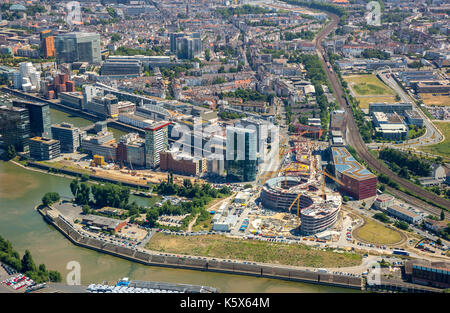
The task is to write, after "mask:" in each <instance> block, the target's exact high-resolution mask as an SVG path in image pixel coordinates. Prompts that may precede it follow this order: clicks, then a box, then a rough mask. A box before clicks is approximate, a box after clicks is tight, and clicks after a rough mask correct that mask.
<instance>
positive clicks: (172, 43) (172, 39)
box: [170, 33, 186, 53]
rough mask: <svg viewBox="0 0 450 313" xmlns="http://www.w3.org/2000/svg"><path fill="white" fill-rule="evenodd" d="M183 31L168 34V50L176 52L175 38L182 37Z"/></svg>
mask: <svg viewBox="0 0 450 313" xmlns="http://www.w3.org/2000/svg"><path fill="white" fill-rule="evenodd" d="M185 35H186V34H185V33H171V34H170V52H173V53H175V52H177V38H181V37H184V36H185Z"/></svg>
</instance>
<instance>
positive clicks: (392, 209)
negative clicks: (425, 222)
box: [386, 205, 422, 224]
mask: <svg viewBox="0 0 450 313" xmlns="http://www.w3.org/2000/svg"><path fill="white" fill-rule="evenodd" d="M386 213H388V214H389V215H392V216H394V217H396V218H398V219H401V220H403V221H405V222H408V223H411V224H419V223H420V222H421V221H422V216H420V215H419V214H416V213H414V212H412V211H409V210H407V209H405V208H402V207H400V206H398V205H391V206H388V207H387V209H386Z"/></svg>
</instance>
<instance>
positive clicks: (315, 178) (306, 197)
mask: <svg viewBox="0 0 450 313" xmlns="http://www.w3.org/2000/svg"><path fill="white" fill-rule="evenodd" d="M309 133H314V131H310V130H306V131H302V132H300V133H299V135H293V136H291V140H290V144H291V147H293V148H291V149H290V150H288V151H287V153H286V155H285V161H287V162H284V163H285V164H286V163H287V165H286V166H285V167H284V168H281V169H280V172H279V174H278V175H279V176H278V177H274V178H270V179H268V180H267V181H266V182H265V183H264V185H263V187H262V191H261V203H262V206H263V207H264V208H265V209H267V210H271V211H277V212H279V213H280V214H278V215H283V216H278V217H279V218H280V217H281V219H280V220H279V223H270V224H272V225H273V226H274V227H272V228H275V229H274V232H275V233H277V234H279V233H280V232H282V231H284V232H286V231H288V232H291V233H296V234H301V235H313V234H316V233H319V232H322V231H325V230H327V229H329V228H330V227H332V226H333V225H334V224H335V223H336V221H337V219H338V216H339V211H340V208H341V205H342V197H341V195H340V194H339V193H337V192H334V191H333V190H331V189H329V188H328V187H327V186H326V184H325V177H329V178H330V179H332V180H334V181H335V182H337V183H338V184H340V185H342V184H343V183H342V182H341V181H340V180H338V179H336V178H334V177H333V176H332V175H330V174H329V173H327V172H325V171H323V170H322V168H321V166H320V164H321V158H320V154H317V153H316V152H317V151H318V146H317V143H316V142H314V141H312V140H310V139H308V138H306V137H303V135H305V134H309ZM283 213H284V214H283ZM292 214H294V215H293V216H294V217H293V218H291V217H289V216H292ZM272 220H274V218H272ZM282 221H284V223H280V222H282ZM266 224H267V223H266ZM282 224H284V225H282ZM262 225H263V226H264V223H263V224H262ZM288 225H289V226H288ZM294 225H295V226H294ZM292 226H294V227H293V228H294V229H292V228H291V229H289V228H290V227H292ZM265 228H266V229H267V228H268V225H265Z"/></svg>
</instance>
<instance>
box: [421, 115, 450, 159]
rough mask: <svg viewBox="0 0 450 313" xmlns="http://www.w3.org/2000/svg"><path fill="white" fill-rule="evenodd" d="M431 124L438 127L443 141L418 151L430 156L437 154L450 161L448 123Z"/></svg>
mask: <svg viewBox="0 0 450 313" xmlns="http://www.w3.org/2000/svg"><path fill="white" fill-rule="evenodd" d="M433 123H434V125H436V126H437V127H439V129H440V130H441V131H442V133H443V134H444V136H445V140H444V141H442V142H441V143H438V144H435V145H431V146H424V147H421V148H420V150H422V151H425V152H428V153H432V154H437V155H440V156H442V157H444V158H447V159H450V123H446V122H433Z"/></svg>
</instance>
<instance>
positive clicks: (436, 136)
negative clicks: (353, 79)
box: [376, 71, 444, 147]
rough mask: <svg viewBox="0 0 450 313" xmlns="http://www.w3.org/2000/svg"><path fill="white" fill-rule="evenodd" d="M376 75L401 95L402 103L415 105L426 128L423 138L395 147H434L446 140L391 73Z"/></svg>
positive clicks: (384, 72)
mask: <svg viewBox="0 0 450 313" xmlns="http://www.w3.org/2000/svg"><path fill="white" fill-rule="evenodd" d="M376 74H378V77H379V78H381V80H382V81H383V82H384V83H385V84H386V85H387V86H389V87H390V88H392V89H393V90H395V92H396V93H397V94H398V95H399V97H400V99H401V100H402V102H410V103H412V104H413V108H414V109H415V111H417V112H418V113H419V115H420V116H421V117H422V119H423V123H424V126H425V127H426V132H425V134H424V135H423V136H421V137H419V138H415V139H411V140H407V141H404V142H403V143H402V144H400V145H394V147H399V146H405V145H408V147H413V146H425V145H432V144H437V143H439V142H441V141H442V140H443V139H444V138H443V136H442V134H441V133H440V132H439V130H438V128H437V127H436V126H435V125H434V124H433V122H431V120H430V119H429V118H428V116H426V115H425V114H424V113H423V112H422V110H421V109H420V108H419V107H418V106H417V105H416V103H415V102H414V100H413V99H411V97H410V96H409V95H408V94H407V93H405V91H403V89H402V88H401V87H400V86H399V85H398V83H397V82H396V81H395V79H394V78H393V77H392V73H391V71H379V72H377V73H376ZM387 74H390V77H387Z"/></svg>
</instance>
